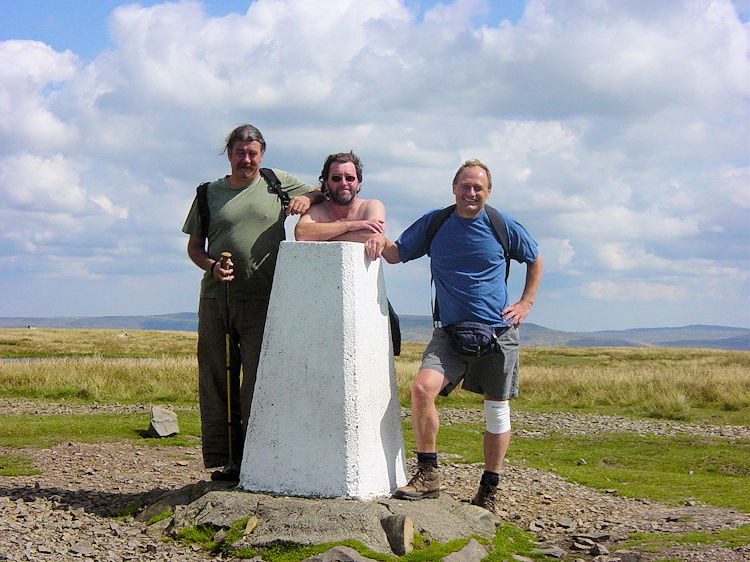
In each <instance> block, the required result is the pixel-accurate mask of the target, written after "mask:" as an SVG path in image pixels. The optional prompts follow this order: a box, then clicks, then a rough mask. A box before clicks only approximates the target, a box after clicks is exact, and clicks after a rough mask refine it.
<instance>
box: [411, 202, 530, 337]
mask: <svg viewBox="0 0 750 562" xmlns="http://www.w3.org/2000/svg"><path fill="white" fill-rule="evenodd" d="M439 210H440V209H435V210H433V211H430V212H429V213H427V214H426V215H424V216H423V217H421V218H420V219H419V220H417V221H416V222H415V223H414V224H412V225H411V226H410V227H409V228H407V229H406V230H405V231H404V232H403V233H402V234H401V236H399V237H398V240H396V245H397V246H398V251H399V255H400V257H401V261H403V262H407V261H409V260H413V259H416V258H419V257H421V256H424V255H425V254H426V253H427V249H428V248H427V225H428V224H429V223H430V219H431V218H432V216H433V215H434V214H435V213H437V212H438V211H439ZM501 214H502V217H503V220H504V221H505V226H506V228H507V230H508V242H509V248H508V251H509V254H510V257H511V258H513V259H514V260H516V261H518V262H522V263H526V264H530V263H533V262H534V261H536V258H537V256H538V254H539V251H538V247H537V243H536V241H535V240H534V239H533V238H532V237H531V236H530V235H529V233H528V232H527V231H526V229H525V228H524V227H523V226H521V225H520V224H519V223H518V222H516V220H515V219H514V218H513V217H511V216H509V215H506V214H505V213H501ZM430 258H431V259H430V270H431V272H432V277H433V279H434V281H435V293H436V295H437V300H438V303H439V312H440V320H441V322H442V323H443V325H444V326H445V325H448V324H454V323H456V322H463V321H469V322H483V323H485V324H489V325H491V326H505V325H506V323H505V322H504V321H503V318H502V310H503V309H504V308H505V307H507V306H508V290H507V287H506V285H505V256H504V255H503V247H502V245H501V244H500V242H499V241H498V239H497V238H496V237H495V234H494V232H493V231H492V224H491V223H490V218H489V217H488V216H487V212H486V211H485V210H484V209H482V212H481V213H480V214H479V216H477V217H476V218H473V219H466V218H463V217H460V216H459V215H458V214H457V213H456V212H455V211H454V212H453V213H451V214H450V215H449V216H448V218H447V219H446V220H445V222H444V223H443V224H442V225H441V226H440V228H439V229H438V231H437V233H436V234H435V237H434V238H433V239H432V250H431V256H430Z"/></svg>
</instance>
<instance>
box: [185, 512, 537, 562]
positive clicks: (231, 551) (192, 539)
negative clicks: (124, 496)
mask: <svg viewBox="0 0 750 562" xmlns="http://www.w3.org/2000/svg"><path fill="white" fill-rule="evenodd" d="M246 521H247V518H244V519H240V520H238V521H236V522H235V523H234V524H233V525H232V527H231V529H230V530H229V531H228V532H227V536H226V539H225V540H224V541H222V542H217V541H215V540H214V538H215V536H216V532H217V531H218V530H219V529H218V528H217V527H214V526H211V525H202V526H198V527H189V528H187V529H183V530H181V531H180V532H179V533H178V540H179V541H180V542H181V543H182V544H184V545H191V544H197V545H200V547H201V548H202V549H203V550H205V551H208V552H211V553H213V554H219V553H221V554H223V555H224V556H225V557H227V558H238V559H249V558H255V557H258V556H260V557H262V558H263V560H265V561H267V562H299V561H301V560H305V559H306V558H310V557H312V556H316V555H318V554H322V553H323V552H326V551H327V550H330V549H331V548H333V547H335V546H348V547H349V548H352V549H354V550H356V551H357V552H359V553H360V554H361V555H362V556H365V557H367V558H369V559H372V560H383V561H388V560H398V561H400V562H432V561H434V560H441V559H442V558H444V557H445V556H447V555H449V554H451V553H452V552H457V551H459V550H461V549H462V548H463V547H464V546H466V544H467V543H468V542H469V541H470V540H471V538H475V539H476V540H477V541H479V542H480V543H481V544H483V545H485V546H486V545H487V544H488V542H489V541H487V539H485V538H483V537H478V536H474V537H466V538H463V539H456V540H453V541H449V542H446V543H440V542H434V541H433V542H430V541H424V540H423V541H418V540H416V539H418V538H419V536H418V535H417V536H415V541H414V550H412V551H411V552H409V553H407V554H405V555H404V556H399V557H394V556H389V555H387V554H383V553H380V552H375V551H373V550H370V549H368V548H367V547H366V546H364V545H363V544H362V543H361V542H359V541H355V540H346V541H339V542H328V543H322V544H317V545H303V544H298V543H291V542H281V541H279V542H276V543H273V544H270V545H268V546H265V547H258V548H250V547H246V546H241V545H240V546H235V544H236V543H237V542H241V538H242V534H241V531H242V528H243V527H244V526H245V523H246ZM492 546H493V548H494V550H493V551H492V552H491V553H489V555H488V557H487V558H485V559H484V560H488V561H501V560H508V559H510V557H511V556H512V555H513V554H521V555H523V556H528V557H531V556H532V554H531V553H532V551H533V550H534V548H536V544H535V542H534V538H533V537H532V536H531V535H529V534H528V533H525V532H524V531H521V530H520V529H518V528H517V527H514V526H513V525H510V524H504V525H500V526H499V527H498V528H497V531H496V534H495V537H493V539H492ZM537 558H539V559H542V558H544V557H539V556H537Z"/></svg>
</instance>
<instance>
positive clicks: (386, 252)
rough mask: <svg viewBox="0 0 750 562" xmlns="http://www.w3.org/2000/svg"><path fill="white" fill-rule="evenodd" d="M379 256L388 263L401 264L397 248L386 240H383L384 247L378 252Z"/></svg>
mask: <svg viewBox="0 0 750 562" xmlns="http://www.w3.org/2000/svg"><path fill="white" fill-rule="evenodd" d="M380 255H381V256H383V258H384V259H385V261H387V262H388V263H399V262H401V255H400V254H399V251H398V246H396V244H394V243H393V242H391V241H390V240H388V238H386V239H385V245H384V246H383V250H382V251H381V252H380Z"/></svg>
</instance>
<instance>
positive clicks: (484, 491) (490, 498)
mask: <svg viewBox="0 0 750 562" xmlns="http://www.w3.org/2000/svg"><path fill="white" fill-rule="evenodd" d="M496 493H497V486H490V485H489V484H480V485H479V490H477V494H476V495H475V496H474V499H473V500H471V505H478V506H479V507H483V508H484V509H486V510H487V511H489V512H491V513H496V512H497V511H496V510H497V497H496V496H495V494H496Z"/></svg>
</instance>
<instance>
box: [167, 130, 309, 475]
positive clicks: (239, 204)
mask: <svg viewBox="0 0 750 562" xmlns="http://www.w3.org/2000/svg"><path fill="white" fill-rule="evenodd" d="M225 149H226V152H227V158H228V159H229V163H230V166H231V174H230V175H227V176H224V177H222V178H219V179H218V180H216V181H214V182H212V183H210V184H209V185H208V186H207V190H206V192H205V203H206V206H207V210H208V214H207V215H205V214H203V213H202V212H201V210H200V207H201V202H200V201H199V197H198V196H196V199H195V200H194V201H193V205H192V207H191V209H190V212H189V213H188V216H187V219H186V220H185V224H184V226H183V227H182V231H183V232H185V233H186V234H189V235H190V239H189V241H188V247H187V249H188V255H189V256H190V259H191V260H192V261H193V262H194V263H195V264H196V265H197V266H198V267H200V268H201V269H203V270H204V271H205V274H204V275H203V280H202V281H201V292H200V304H199V308H198V351H197V354H198V386H199V389H198V392H199V399H200V410H201V440H202V445H203V463H204V466H205V467H206V468H213V467H223V469H222V470H217V471H215V472H213V473H212V475H211V478H212V479H214V480H238V479H239V469H240V464H241V462H242V449H243V446H244V443H245V430H246V428H247V420H248V418H249V415H250V406H251V403H252V399H253V389H254V387H255V378H256V371H257V368H258V362H259V359H260V349H261V341H262V339H263V329H264V327H265V320H266V311H267V309H268V301H269V298H270V294H271V284H272V281H273V274H274V268H275V265H276V256H277V254H278V249H279V243H280V242H281V241H282V240H283V239H284V237H285V231H284V219H285V218H286V216H287V215H290V214H301V213H304V212H305V211H307V209H308V208H309V207H310V204H311V203H314V202H317V201H321V200H322V199H323V195H322V194H321V193H320V191H319V190H317V188H313V187H311V186H309V185H306V184H304V183H302V182H300V181H299V180H297V179H296V178H295V177H293V176H291V175H289V174H287V173H286V172H283V171H281V170H274V175H275V176H276V178H277V179H278V182H279V185H278V186H273V185H271V184H269V180H267V179H266V178H265V177H263V172H262V170H261V162H262V161H263V156H264V154H265V151H266V142H265V140H264V139H263V135H261V133H260V131H259V130H258V129H256V128H255V127H253V126H252V125H242V126H240V127H237V128H236V129H234V130H233V131H232V132H231V133H230V134H229V136H228V137H227V139H226V146H225ZM272 183H273V182H272ZM286 198H289V201H288V204H286V209H285V208H284V207H285V204H284V200H285V199H286ZM208 218H210V220H208V224H205V223H206V222H207V219H208ZM206 241H208V246H207V247H206ZM224 252H229V253H230V254H231V259H230V260H228V261H226V262H225V263H222V262H221V260H220V258H221V254H222V253H224ZM230 282H231V283H230ZM227 332H229V336H230V337H229V338H228V339H229V348H230V354H229V361H227V351H226V347H227V343H226V334H227ZM227 362H228V363H229V366H230V368H231V372H230V377H227V375H226V372H227V370H228V367H227ZM240 370H242V382H241V383H240ZM227 378H229V379H230V381H231V382H230V386H229V388H227ZM228 396H229V397H230V398H231V404H229V405H228V404H227V402H228V400H227V397H228ZM230 420H231V425H230ZM230 434H231V444H230V442H229V435H230ZM230 450H231V451H232V455H231V458H230V457H229V451H230Z"/></svg>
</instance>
